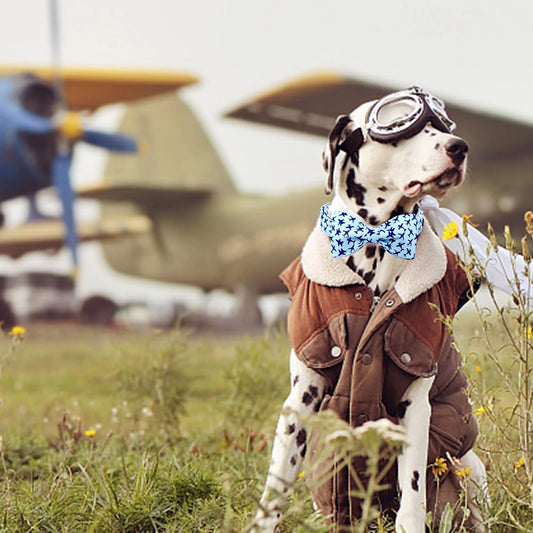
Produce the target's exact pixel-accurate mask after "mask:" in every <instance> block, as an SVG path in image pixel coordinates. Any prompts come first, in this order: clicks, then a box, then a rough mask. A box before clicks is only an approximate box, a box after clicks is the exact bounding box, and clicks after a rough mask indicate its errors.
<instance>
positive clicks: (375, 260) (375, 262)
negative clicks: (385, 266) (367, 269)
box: [372, 257, 378, 270]
mask: <svg viewBox="0 0 533 533" xmlns="http://www.w3.org/2000/svg"><path fill="white" fill-rule="evenodd" d="M377 266H378V259H377V257H376V259H374V261H372V270H376V267H377Z"/></svg>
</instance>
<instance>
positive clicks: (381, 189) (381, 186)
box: [378, 185, 389, 192]
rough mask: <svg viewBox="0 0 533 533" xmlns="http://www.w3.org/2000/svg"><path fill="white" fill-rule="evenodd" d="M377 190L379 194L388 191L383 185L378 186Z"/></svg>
mask: <svg viewBox="0 0 533 533" xmlns="http://www.w3.org/2000/svg"><path fill="white" fill-rule="evenodd" d="M378 190H379V191H381V192H385V191H388V190H389V189H388V188H387V187H385V185H380V186H379V187H378Z"/></svg>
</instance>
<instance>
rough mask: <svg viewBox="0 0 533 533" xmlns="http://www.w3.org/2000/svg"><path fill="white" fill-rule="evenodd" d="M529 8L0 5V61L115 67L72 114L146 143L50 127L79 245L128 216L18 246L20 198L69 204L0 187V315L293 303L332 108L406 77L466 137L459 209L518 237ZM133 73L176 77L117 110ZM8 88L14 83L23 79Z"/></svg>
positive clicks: (528, 170)
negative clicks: (68, 157) (132, 149)
mask: <svg viewBox="0 0 533 533" xmlns="http://www.w3.org/2000/svg"><path fill="white" fill-rule="evenodd" d="M54 17H55V25H54V23H52V22H51V20H52V21H53V20H54ZM532 20H533V4H532V3H531V2H527V1H526V0H511V1H509V2H505V3H501V2H496V1H494V0H488V1H483V2H481V1H478V0H476V1H470V2H464V1H462V0H461V1H459V0H449V1H448V2H435V1H433V0H430V1H427V0H424V1H422V0H411V1H409V2H407V1H398V0H396V1H395V0H386V1H380V2H358V1H353V0H342V1H341V0H330V1H328V2H323V1H319V0H292V1H290V2H287V1H282V0H272V1H270V2H261V3H260V2H250V1H244V0H216V1H215V0H206V1H203V2H197V1H192V0H183V1H171V0H166V1H165V0H152V1H151V2H141V1H140V0H127V1H126V0H113V1H112V2H109V1H104V0H92V1H91V2H86V1H83V0H69V1H66V0H63V1H61V0H57V2H48V1H47V0H21V1H19V2H4V14H3V17H2V20H1V21H0V28H1V31H0V65H6V66H9V67H10V68H11V67H13V69H15V70H20V71H24V72H30V73H33V74H37V75H38V76H39V75H40V74H39V72H38V67H42V68H52V71H53V73H55V75H56V78H61V77H62V76H63V74H62V73H63V72H67V71H68V69H79V71H81V72H83V71H84V69H97V70H98V69H99V70H100V71H101V72H105V75H106V76H107V75H108V74H109V72H112V73H113V74H114V75H115V77H114V78H113V80H114V81H112V82H110V83H111V85H113V84H115V90H114V91H113V98H110V99H109V100H110V101H105V102H104V103H105V105H102V106H100V105H95V106H94V109H91V113H90V114H85V115H80V116H82V117H83V118H84V121H85V122H86V123H87V124H88V126H87V127H88V128H92V129H93V130H98V131H102V132H109V133H110V134H111V133H112V132H115V131H117V130H120V131H121V132H124V133H126V134H128V135H130V136H131V137H132V138H133V139H136V140H137V141H138V143H139V146H140V147H141V148H142V149H141V148H140V149H139V150H138V153H136V154H133V155H126V154H118V155H111V154H110V152H109V151H108V150H102V149H101V148H98V147H94V146H89V145H87V144H86V143H83V142H79V143H78V142H75V140H76V141H77V139H75V140H74V139H73V138H71V137H68V138H66V137H65V138H63V137H61V135H59V134H56V133H54V134H53V138H52V139H51V142H52V144H53V146H54V147H55V148H57V147H59V145H61V144H63V145H65V144H67V145H68V147H69V149H70V148H72V166H71V168H70V171H69V172H70V183H71V184H72V189H74V190H75V191H78V192H79V194H78V199H77V200H75V201H74V200H72V202H71V203H72V206H73V213H74V217H75V219H76V224H77V235H76V242H77V241H78V240H84V239H85V238H84V237H83V235H82V232H83V231H84V230H82V229H81V224H83V223H85V222H87V223H89V222H95V221H98V220H100V219H102V218H103V217H106V216H111V215H113V216H115V217H117V216H118V217H122V219H123V221H124V224H126V222H132V221H133V220H134V218H133V217H140V218H138V219H135V220H136V221H137V222H139V223H140V226H136V227H135V229H132V228H130V227H129V226H128V228H129V229H127V230H124V231H123V233H124V235H122V236H120V237H116V236H113V235H110V234H111V233H113V231H111V230H109V229H106V230H101V226H98V227H99V228H100V229H99V230H98V231H100V234H98V231H94V230H93V231H92V233H91V231H89V230H88V231H89V233H88V236H87V240H88V241H89V242H86V243H83V244H80V245H79V246H78V245H74V244H72V242H70V244H69V246H67V247H66V248H64V247H61V245H60V244H58V242H57V238H56V241H55V242H54V243H53V244H50V243H51V242H52V241H47V242H48V243H49V244H47V245H42V240H43V239H41V244H39V245H38V246H37V245H35V246H36V247H39V248H45V249H46V250H48V251H45V252H43V251H42V250H40V251H38V252H37V251H31V246H32V245H28V246H27V247H26V248H25V249H24V253H23V252H21V251H20V250H19V249H17V251H16V252H13V249H14V248H13V246H15V247H16V245H17V244H18V243H19V241H16V242H15V245H14V244H13V242H14V241H9V242H8V241H6V243H5V244H4V247H2V244H1V243H2V232H4V231H5V230H6V229H7V228H12V227H18V226H20V225H21V224H26V223H27V222H28V215H29V213H30V212H32V210H33V209H34V207H37V210H38V211H39V213H40V216H41V217H45V218H46V219H48V217H60V218H61V217H62V216H63V212H64V210H65V205H66V204H65V200H59V199H58V196H57V192H56V189H58V187H56V188H54V187H51V188H47V187H44V186H43V187H39V188H38V191H33V192H35V196H34V199H33V200H32V201H31V202H30V201H29V200H28V198H27V195H24V197H22V198H14V199H6V201H5V202H3V204H2V210H3V213H4V215H5V223H4V228H2V229H0V251H2V250H3V251H4V252H5V253H4V254H3V256H2V257H0V274H1V275H2V276H3V289H2V291H3V300H2V306H3V313H4V315H3V317H4V320H6V322H9V321H11V322H13V321H20V320H22V321H24V320H30V319H32V318H36V317H37V318H42V317H51V316H55V317H62V318H64V317H72V316H76V317H79V316H81V317H82V318H83V319H84V320H88V321H92V322H99V323H104V324H111V323H113V324H126V325H135V326H139V325H146V324H149V325H159V326H163V325H170V324H173V323H174V322H175V320H176V319H177V318H179V317H182V316H183V317H189V318H188V319H190V320H191V321H194V322H195V323H196V324H201V325H204V326H205V324H211V323H217V322H219V321H222V322H223V323H226V322H224V321H225V320H226V319H228V320H230V319H231V320H232V319H235V317H237V323H238V324H239V325H254V324H255V325H256V324H259V323H261V324H264V323H270V322H273V321H275V320H276V319H278V318H279V317H280V316H282V315H283V313H284V310H285V309H286V305H287V301H286V297H285V296H279V293H280V292H282V291H283V288H282V286H281V283H280V282H279V281H278V280H277V273H278V272H279V271H280V270H281V269H282V268H283V267H284V265H286V264H287V263H288V262H289V261H290V260H291V258H292V257H295V256H296V254H297V253H298V251H299V249H300V248H301V246H302V244H303V242H304V240H305V236H306V234H307V232H308V231H309V229H310V228H311V227H312V225H313V222H314V220H315V219H316V216H317V213H318V210H319V208H320V205H322V203H324V202H325V201H326V198H325V197H323V196H322V193H321V189H322V186H323V172H322V167H321V151H322V146H323V144H324V138H325V135H326V134H327V129H328V124H329V121H330V120H332V118H334V117H335V116H336V114H340V113H346V112H349V111H351V109H353V108H355V107H357V105H359V103H361V101H363V100H367V99H368V98H369V97H378V96H380V95H382V94H384V93H385V92H388V91H390V90H397V89H401V88H405V87H409V86H411V85H420V86H422V87H424V88H425V89H426V90H428V91H430V92H432V93H433V94H435V95H437V96H439V97H441V98H442V99H443V100H444V101H445V102H446V104H447V105H448V108H449V109H450V115H451V116H452V118H453V119H454V120H455V121H456V122H457V124H458V130H457V131H458V133H459V134H460V135H463V136H464V137H465V139H466V140H467V141H468V142H469V144H470V146H471V157H470V171H469V175H468V182H469V183H468V184H467V185H465V186H464V187H461V189H460V190H459V191H457V192H455V193H454V194H453V195H452V196H450V199H449V200H448V205H450V206H451V207H452V208H453V209H455V210H456V211H458V212H459V214H463V213H464V214H473V215H474V217H473V220H474V221H476V222H478V223H480V229H484V227H485V224H486V222H487V221H489V220H490V221H491V222H492V223H493V225H494V226H495V228H496V230H497V231H498V232H501V230H502V228H503V225H504V224H506V223H507V224H510V225H511V226H512V229H513V231H516V232H517V238H519V237H520V236H521V233H520V232H521V231H522V220H523V213H524V211H525V210H527V209H531V208H532V207H533V202H532V199H531V191H532V182H533V176H532V172H533V103H532V97H531V87H532V85H533V69H532V68H531V64H532V61H531V52H532V31H531V21H532ZM54 43H55V44H54ZM133 71H135V72H136V73H138V72H139V71H142V72H143V73H144V76H145V78H148V79H150V72H152V73H153V75H152V79H155V78H157V76H161V75H162V74H161V73H171V74H172V75H173V76H174V78H172V79H173V80H174V82H169V83H168V87H166V88H165V90H161V91H158V93H157V94H152V95H142V97H139V98H137V97H135V98H132V99H131V100H129V101H128V102H127V103H121V102H122V99H121V94H123V92H121V91H124V88H123V87H122V86H121V85H120V81H119V80H120V77H121V73H123V82H124V83H125V85H130V84H132V83H133V81H131V80H132V79H133V78H135V76H133V77H132V72H133ZM156 73H157V75H156ZM102 76H103V75H102ZM104 77H105V76H104ZM178 80H181V81H178ZM295 80H296V81H295ZM17 83H18V84H19V85H17ZM50 83H51V84H52V87H55V88H54V90H56V89H57V85H54V84H53V83H54V82H53V81H51V82H50ZM173 83H174V85H173ZM13 87H15V88H14V89H13V91H14V93H13V94H15V95H16V94H17V93H16V90H17V89H16V87H20V82H16V83H14V85H13ZM64 89H65V98H64V99H63V100H62V99H60V98H58V99H57V101H56V104H55V105H56V107H57V108H60V110H62V111H65V110H66V108H67V107H68V108H69V109H70V108H71V107H72V104H71V102H69V93H68V90H67V89H68V83H66V82H65V84H64ZM91 91H92V89H89V94H91ZM124 94H125V92H124ZM169 95H170V96H169ZM18 103H19V104H20V102H18ZM23 107H24V106H23ZM28 109H29V108H28V107H26V110H28ZM78 111H83V109H82V108H80V109H79V110H78ZM54 113H55V112H54ZM54 113H52V112H51V114H52V115H54ZM38 114H39V113H37V115H38ZM41 114H42V113H41ZM44 115H46V113H44ZM6 116H8V115H6V114H4V115H2V116H0V118H3V119H5V117H6ZM9 116H11V115H9ZM54 116H55V115H54ZM243 118H244V119H245V120H242V119H243ZM311 119H313V120H314V128H311V130H312V131H311V130H309V128H306V127H305V124H309V123H311V122H312V121H311ZM5 120H7V119H5ZM5 120H4V122H5ZM266 123H268V124H270V125H268V124H266ZM17 128H18V129H17ZM26 133H27V132H26ZM10 135H11V136H13V135H14V136H17V135H24V133H21V131H20V127H18V126H16V125H15V126H14V127H13V128H12V129H11V130H9V131H7V132H5V134H4V141H5V139H9V138H11V137H10ZM31 135H37V134H36V133H35V131H33V130H32V132H31ZM58 137H61V138H60V139H58ZM65 139H66V140H65ZM82 140H83V139H82ZM5 142H7V141H5ZM24 142H26V143H27V142H29V141H28V140H27V138H26V140H25V141H24ZM106 142H107V141H106ZM104 144H105V143H104ZM27 148H28V145H27V144H26V145H24V143H23V146H22V149H27ZM55 148H54V149H55ZM57 149H59V148H57ZM5 154H6V150H4V155H5ZM1 158H2V153H0V161H1ZM52 159H53V158H50V161H51V160H52ZM50 161H48V165H49V166H50V165H51V164H52V163H51V162H50ZM46 172H49V173H52V171H51V170H50V169H48V170H45V174H46ZM1 181H2V173H1V172H0V183H1ZM52 182H53V183H51V184H52V185H53V184H54V183H55V182H54V181H53V180H52ZM32 195H33V193H32ZM65 225H68V224H67V223H66V222H65ZM102 227H103V226H102ZM122 227H126V226H121V228H122ZM67 233H68V232H67ZM115 233H116V232H115ZM118 233H120V231H119V232H118ZM32 235H33V241H32V242H33V243H35V242H36V241H37V240H38V239H37V237H35V234H32ZM104 237H105V240H103V239H104ZM39 238H40V237H39ZM48 238H49V237H48ZM15 239H18V237H15ZM60 241H61V242H62V237H61V239H60ZM74 247H75V248H76V249H77V251H78V254H77V255H78V259H73V254H72V249H73V248H74ZM69 249H70V250H69ZM50 250H53V251H54V253H51V252H50ZM58 250H59V251H58ZM73 263H75V265H74V266H76V267H77V272H78V274H77V277H76V278H75V279H74V280H72V278H71V277H70V275H69V274H70V272H71V270H72V268H73Z"/></svg>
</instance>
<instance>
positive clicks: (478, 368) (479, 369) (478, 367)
mask: <svg viewBox="0 0 533 533" xmlns="http://www.w3.org/2000/svg"><path fill="white" fill-rule="evenodd" d="M476 372H477V373H478V374H481V367H480V366H479V365H476Z"/></svg>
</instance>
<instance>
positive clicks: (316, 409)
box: [313, 400, 322, 413]
mask: <svg viewBox="0 0 533 533" xmlns="http://www.w3.org/2000/svg"><path fill="white" fill-rule="evenodd" d="M321 405H322V400H318V402H316V403H315V406H314V407H313V411H314V412H315V413H318V411H319V410H320V406H321Z"/></svg>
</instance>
